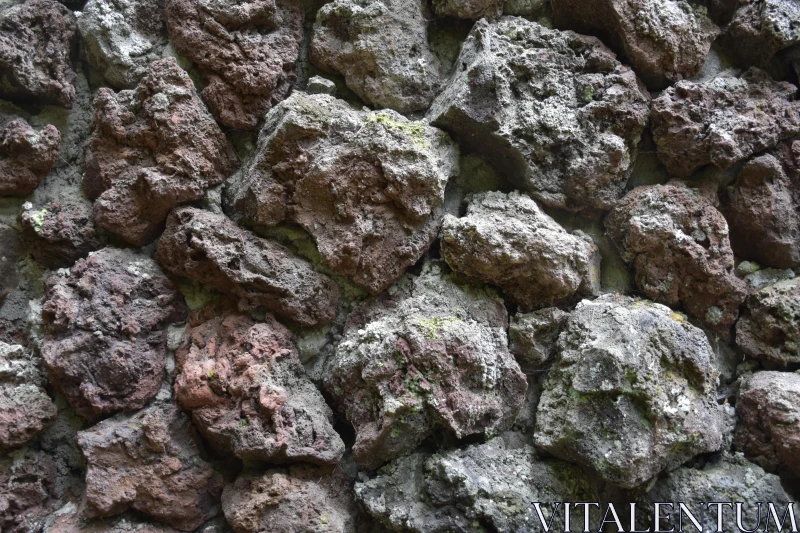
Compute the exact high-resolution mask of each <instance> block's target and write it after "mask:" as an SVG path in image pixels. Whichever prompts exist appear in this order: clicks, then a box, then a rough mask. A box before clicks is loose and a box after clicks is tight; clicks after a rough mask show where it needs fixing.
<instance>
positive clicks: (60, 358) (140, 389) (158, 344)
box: [41, 248, 186, 417]
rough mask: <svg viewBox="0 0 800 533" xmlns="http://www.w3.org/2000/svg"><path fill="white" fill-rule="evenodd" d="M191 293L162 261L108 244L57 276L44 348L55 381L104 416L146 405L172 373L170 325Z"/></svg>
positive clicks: (85, 409)
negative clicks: (184, 292) (168, 368)
mask: <svg viewBox="0 0 800 533" xmlns="http://www.w3.org/2000/svg"><path fill="white" fill-rule="evenodd" d="M185 313H186V310H185V307H184V304H183V298H182V297H181V296H180V294H179V293H178V292H177V291H176V290H175V288H174V286H173V285H172V282H170V281H169V280H168V279H167V278H166V276H164V274H163V273H162V272H161V269H160V268H159V267H158V265H157V264H156V262H155V261H153V260H152V259H150V258H149V257H147V256H144V255H140V254H137V253H135V252H133V251H130V250H119V249H115V248H104V249H103V250H100V251H99V252H96V253H94V254H92V255H90V256H89V257H88V258H87V259H81V260H79V261H78V262H77V263H75V266H73V267H72V269H71V270H70V272H69V275H67V276H65V277H58V276H54V277H51V278H50V279H49V281H48V284H47V289H46V294H45V300H44V304H43V307H42V319H43V321H44V326H45V332H46V335H45V338H44V341H43V342H42V347H41V350H42V356H43V358H44V362H45V365H46V367H47V372H48V375H49V378H50V381H51V383H53V384H54V385H56V386H57V387H58V388H59V389H61V391H62V392H63V393H64V395H65V396H66V397H67V399H68V400H69V402H70V404H71V405H72V406H73V407H74V408H75V410H76V411H78V412H79V413H81V414H82V415H84V416H88V417H96V416H99V415H106V414H110V413H113V412H116V411H119V410H128V411H130V410H136V409H141V408H142V407H143V406H144V404H145V403H146V402H147V401H148V400H150V399H151V398H152V397H153V396H155V394H156V393H157V392H158V389H159V387H160V385H161V380H162V378H163V377H164V365H165V358H166V353H167V326H168V325H169V324H170V323H172V322H179V321H181V320H182V319H183V318H184V317H185Z"/></svg>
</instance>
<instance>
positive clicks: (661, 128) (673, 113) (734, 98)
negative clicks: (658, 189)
mask: <svg viewBox="0 0 800 533" xmlns="http://www.w3.org/2000/svg"><path fill="white" fill-rule="evenodd" d="M796 92H797V87H795V86H794V85H792V84H791V83H788V82H779V81H774V80H772V79H771V78H770V77H769V76H768V75H767V74H766V73H765V72H763V71H761V70H758V69H756V68H752V69H750V70H748V71H747V72H745V73H744V74H742V75H741V76H740V77H733V76H718V77H716V78H712V79H711V80H708V81H705V82H702V83H694V82H691V81H686V80H684V81H680V82H678V83H677V84H675V85H674V86H672V87H670V88H669V89H667V90H666V91H664V92H663V93H662V94H661V96H659V97H658V98H656V99H655V100H653V106H652V117H651V118H652V131H653V140H654V141H655V143H656V148H657V150H658V158H659V159H660V160H661V161H662V162H663V163H664V165H665V166H666V167H667V171H668V172H669V173H670V174H671V175H673V176H677V177H688V176H690V175H691V174H692V173H693V172H694V171H695V170H696V169H698V168H700V167H702V166H705V165H708V164H713V165H714V166H716V167H717V168H720V169H727V168H729V167H730V166H731V165H733V164H734V163H736V162H737V161H741V160H743V159H746V158H748V157H750V156H751V155H753V154H755V153H758V152H761V151H763V150H766V149H769V148H772V147H773V146H775V145H776V144H778V142H780V141H782V140H784V139H788V138H790V137H793V136H795V135H798V134H799V133H800V102H798V101H796V100H795V93H796Z"/></svg>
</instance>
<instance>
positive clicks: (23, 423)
mask: <svg viewBox="0 0 800 533" xmlns="http://www.w3.org/2000/svg"><path fill="white" fill-rule="evenodd" d="M45 384H46V381H45V379H44V376H43V375H42V373H41V371H40V370H39V368H38V367H37V364H36V360H34V359H33V357H32V356H31V354H30V353H27V352H26V350H25V349H24V348H23V347H22V346H19V345H14V344H6V343H4V342H2V341H0V448H15V447H17V446H22V445H23V444H25V443H26V442H28V441H29V440H31V439H32V438H33V437H34V436H35V435H36V434H37V433H39V432H40V431H41V430H42V429H44V428H45V426H47V425H48V424H49V423H50V422H52V421H53V420H54V419H55V417H56V406H55V404H54V403H53V402H52V400H50V397H49V396H48V395H47V393H46V392H45V390H44V386H45Z"/></svg>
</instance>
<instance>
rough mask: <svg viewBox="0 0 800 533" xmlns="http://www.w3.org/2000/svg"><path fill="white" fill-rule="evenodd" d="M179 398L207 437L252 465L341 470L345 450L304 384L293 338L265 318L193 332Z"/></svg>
mask: <svg viewBox="0 0 800 533" xmlns="http://www.w3.org/2000/svg"><path fill="white" fill-rule="evenodd" d="M176 359H177V366H176V370H177V373H178V374H177V377H176V380H175V394H176V397H177V400H178V402H180V404H181V405H182V406H183V407H184V408H186V409H188V410H189V411H190V412H191V414H192V419H193V421H194V423H195V425H196V426H197V427H198V429H200V431H201V433H202V434H203V436H205V437H206V439H207V440H208V441H209V442H210V443H211V444H212V445H215V446H216V447H218V448H220V449H221V450H224V451H226V452H228V453H233V454H234V455H236V456H237V457H239V458H241V459H243V460H246V461H269V462H272V463H276V462H301V461H305V462H311V463H320V464H326V463H335V462H336V461H338V460H339V458H340V457H341V456H342V453H343V452H344V443H342V440H341V438H339V435H338V434H337V433H336V432H335V431H334V430H333V426H332V425H331V421H332V418H333V413H332V412H331V410H330V408H329V407H328V406H327V405H326V404H325V400H324V399H323V398H322V395H321V394H320V393H319V391H318V390H317V388H316V387H315V386H314V385H313V384H312V383H311V381H310V380H309V379H308V377H306V375H305V372H304V371H303V367H302V365H301V364H300V358H299V357H298V355H297V349H296V348H295V345H294V335H292V333H291V332H290V331H289V330H288V329H286V328H285V327H284V326H282V325H281V324H280V323H278V322H277V321H276V320H275V319H274V318H272V317H271V316H269V315H267V317H266V318H265V320H264V322H263V323H261V322H260V323H255V322H253V320H252V319H250V317H248V316H246V315H228V316H226V317H224V318H215V319H212V320H210V321H208V322H205V323H203V324H200V325H199V326H196V327H193V328H190V329H189V330H188V331H187V341H186V342H185V344H184V345H183V347H181V349H180V350H178V353H177V355H176Z"/></svg>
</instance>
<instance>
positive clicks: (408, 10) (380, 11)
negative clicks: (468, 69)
mask: <svg viewBox="0 0 800 533" xmlns="http://www.w3.org/2000/svg"><path fill="white" fill-rule="evenodd" d="M432 18H433V17H432V14H431V13H430V12H429V8H428V7H427V3H426V2H407V1H406V0H380V1H376V2H374V1H372V0H334V1H333V2H330V3H328V4H325V5H324V6H322V8H321V9H320V10H319V11H318V12H317V20H316V22H315V23H314V36H313V38H312V41H311V61H312V63H313V64H314V65H315V66H316V67H317V68H319V69H321V70H323V71H325V72H333V73H336V74H341V75H342V76H344V79H345V83H347V86H348V87H349V88H350V89H351V90H352V91H353V92H354V93H356V95H358V96H359V98H361V99H362V100H364V101H365V102H366V103H368V104H370V105H373V106H375V107H380V108H389V109H394V110H395V111H399V112H400V113H412V112H414V111H424V110H425V109H427V108H428V106H430V104H431V102H432V101H433V99H434V97H435V96H436V94H437V93H438V92H439V90H440V89H441V86H442V83H443V81H444V75H445V71H446V66H444V65H442V64H441V62H440V60H439V59H438V58H437V57H436V55H434V54H433V52H432V51H431V48H430V46H429V43H428V20H430V19H432Z"/></svg>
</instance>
